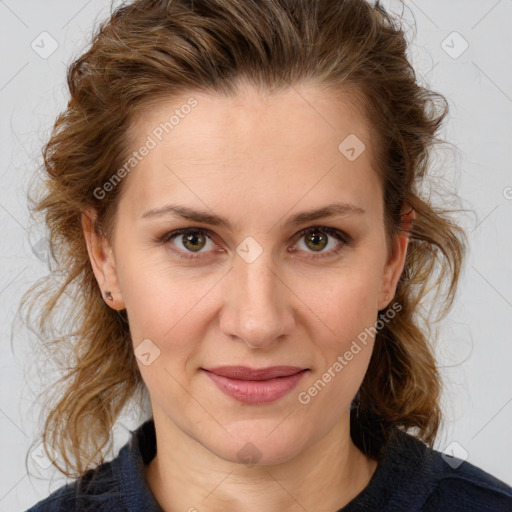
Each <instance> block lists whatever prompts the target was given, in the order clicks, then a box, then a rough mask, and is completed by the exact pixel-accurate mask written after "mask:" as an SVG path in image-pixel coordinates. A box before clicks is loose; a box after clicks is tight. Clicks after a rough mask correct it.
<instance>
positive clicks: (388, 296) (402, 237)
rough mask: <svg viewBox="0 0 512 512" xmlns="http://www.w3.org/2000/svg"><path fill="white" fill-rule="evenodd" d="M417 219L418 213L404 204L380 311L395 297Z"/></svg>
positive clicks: (384, 283) (388, 262) (384, 280)
mask: <svg viewBox="0 0 512 512" xmlns="http://www.w3.org/2000/svg"><path fill="white" fill-rule="evenodd" d="M415 218H416V213H415V211H414V208H412V207H411V206H410V205H409V204H407V203H404V204H403V205H402V214H401V225H400V231H399V233H398V234H396V235H395V237H394V240H393V250H392V251H391V254H390V256H389V259H388V261H387V263H386V267H385V269H384V274H383V282H382V288H381V294H380V297H379V305H378V309H379V310H382V309H385V308H386V307H387V306H388V305H389V303H390V301H391V300H392V298H393V297H394V296H395V293H396V287H397V285H398V280H399V279H400V276H401V275H402V272H403V269H404V265H405V259H406V255H407V248H408V246H409V237H410V234H411V230H412V227H413V224H414V219H415Z"/></svg>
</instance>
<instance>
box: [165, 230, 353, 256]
mask: <svg viewBox="0 0 512 512" xmlns="http://www.w3.org/2000/svg"><path fill="white" fill-rule="evenodd" d="M316 231H320V232H321V233H324V234H326V235H328V236H332V237H334V238H337V239H338V240H339V241H340V242H341V243H340V244H339V245H338V246H337V247H336V248H334V249H331V250H330V251H327V252H325V253H323V252H322V253H316V254H315V253H312V256H308V258H310V259H312V260H316V259H319V258H326V257H332V256H334V255H336V254H339V252H340V250H341V249H342V248H343V247H344V246H345V245H347V244H348V243H349V242H350V237H349V236H348V235H347V234H346V233H344V232H343V231H340V230H338V229H335V228H329V227H327V226H311V227H309V228H305V229H302V230H301V231H299V232H298V233H297V235H296V237H297V242H298V241H299V240H300V239H301V238H302V237H303V236H305V235H308V234H310V233H314V232H316ZM189 233H202V234H203V235H206V236H207V237H208V238H209V239H210V240H212V238H213V233H212V232H211V231H209V230H208V229H203V228H182V229H177V230H175V231H171V232H169V233H166V234H165V235H164V236H163V237H161V238H160V239H159V240H157V241H158V242H159V243H164V244H166V243H168V242H170V241H171V240H173V239H174V238H176V237H178V236H179V235H187V234H189ZM173 251H175V252H176V254H177V255H178V257H180V258H185V259H195V258H200V257H203V256H201V253H196V254H194V253H190V252H186V251H181V250H180V249H173ZM293 252H296V251H293Z"/></svg>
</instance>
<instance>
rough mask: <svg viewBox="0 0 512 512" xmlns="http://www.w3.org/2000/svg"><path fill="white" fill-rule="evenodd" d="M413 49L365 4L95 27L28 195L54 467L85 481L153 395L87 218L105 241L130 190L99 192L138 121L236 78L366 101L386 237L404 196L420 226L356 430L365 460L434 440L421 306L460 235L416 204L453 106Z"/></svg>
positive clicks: (147, 5)
mask: <svg viewBox="0 0 512 512" xmlns="http://www.w3.org/2000/svg"><path fill="white" fill-rule="evenodd" d="M407 48H408V45H407V40H406V34H405V31H404V27H403V26H402V24H401V20H400V18H398V17H396V16H394V15H391V14H390V13H388V12H386V10H385V9H384V8H383V7H382V6H381V5H379V3H378V2H377V5H375V6H372V5H370V4H369V3H367V2H366V1H365V0H243V1H240V0H172V1H171V0H165V1H162V0H158V1H157V0H137V1H134V2H131V3H129V4H123V5H122V6H120V7H119V8H117V9H116V10H115V11H114V12H113V14H112V16H111V18H110V19H109V20H108V21H106V22H104V23H103V24H102V25H101V26H100V27H99V28H98V30H97V32H96V33H95V35H94V38H93V41H92V45H91V47H90V48H89V49H88V51H87V52H86V53H84V54H83V55H81V56H80V57H79V58H78V59H77V60H75V61H74V62H73V63H72V64H71V65H70V67H69V71H68V77H67V82H68V86H69V91H70V95H71V98H70V100H69V103H68V106H67V108H66V110H65V111H64V112H62V113H61V114H60V116H59V117H58V119H57V120H56V123H55V126H54V129H53V133H52V135H51V138H50V140H49V142H48V143H47V145H46V146H45V148H44V151H43V156H44V165H43V166H42V172H43V179H44V183H45V185H44V186H45V188H44V194H43V196H42V197H39V198H38V199H37V200H36V199H32V200H31V201H32V202H31V209H32V211H33V214H44V219H45V223H46V226H47V229H48V237H49V246H50V249H51V254H52V256H53V260H54V261H53V264H54V267H53V269H52V271H51V273H50V274H49V276H47V277H46V278H45V279H43V280H41V281H40V282H39V283H36V285H34V286H33V287H32V288H31V289H30V290H29V291H28V292H27V294H26V296H24V298H23V301H22V306H25V305H27V304H28V305H30V309H29V314H28V315H27V318H29V321H30V317H31V316H32V314H36V315H37V316H36V318H37V329H38V332H40V333H41V338H42V339H44V340H45V341H44V343H43V345H44V346H45V347H46V348H48V349H50V351H51V352H50V353H51V355H52V357H53V358H54V360H55V361H57V362H59V363H60V364H61V367H62V371H63V376H62V378H61V379H60V381H59V384H60V386H58V387H56V388H55V390H56V392H55V393H54V394H53V395H52V397H51V399H49V400H48V404H49V405H48V407H49V409H48V411H47V413H46V419H45V424H44V431H43V440H44V441H45V442H47V443H49V444H50V445H51V446H52V447H53V448H54V449H56V450H57V451H58V453H59V454H60V456H61V457H60V459H58V460H57V461H55V462H54V464H55V466H56V467H58V469H59V470H61V471H62V472H64V473H66V474H67V475H68V476H80V475H82V474H83V473H84V472H85V471H86V470H87V469H88V468H91V467H94V466H95V465H97V464H98V463H99V462H101V461H102V460H103V457H104V451H105V449H106V447H107V446H109V445H110V443H111V441H112V439H111V437H112V428H113V426H114V424H115V422H116V419H118V417H119V415H120V413H121V412H122V411H123V408H124V407H125V406H126V405H127V404H128V403H130V400H131V399H133V398H134V396H135V395H136V393H137V391H140V390H141V389H143V388H144V386H143V383H142V379H141V375H140V373H139V371H138V367H137V364H136V359H135V357H134V352H133V347H132V341H131V337H130V332H129V326H128V320H127V317H126V311H125V310H123V311H120V312H118V311H114V310H113V309H111V308H110V307H109V306H108V305H107V304H105V301H104V300H103V298H102V295H101V291H100V290H99V288H98V284H97V281H96V279H95V276H94V274H93V271H92V267H91V264H90V260H89V257H88V253H87V247H86V243H85V239H84V234H83V231H82V225H81V215H82V213H83V212H86V211H89V210H91V209H92V210H93V211H94V212H95V214H96V222H95V230H96V232H97V233H98V234H103V235H104V236H106V237H107V238H108V239H109V240H111V236H112V226H113V221H114V219H115V215H116V209H117V203H118V200H119V197H120V194H121V191H122V189H123V182H121V183H120V184H119V185H118V186H117V187H114V188H113V190H111V191H109V192H108V194H106V196H105V197H104V198H102V199H98V198H97V197H96V195H95V194H94V191H95V190H96V189H97V188H98V187H102V186H103V185H104V184H105V183H106V182H107V181H108V180H109V179H110V178H111V177H112V176H113V175H114V174H115V173H116V172H117V171H118V170H119V169H120V168H121V166H122V165H123V163H124V162H125V161H126V158H127V156H128V155H129V153H130V151H133V147H131V145H130V137H129V136H128V135H129V128H130V127H131V126H132V124H133V120H134V119H135V116H136V115H137V114H138V113H140V112H143V111H144V110H145V109H147V108H148V107H149V106H150V105H151V104H153V103H154V102H156V101H158V100H162V99H166V98H167V99H168V98H172V97H173V96H176V95H181V94H184V93H186V94H193V93H194V91H201V92H207V93H212V94H219V93H222V94H234V93H236V88H237V84H238V83H239V82H240V80H242V79H243V80H247V81H248V82H249V83H251V84H253V85H255V86H257V87H259V88H260V89H261V90H265V91H269V92H273V91H277V90H282V89H286V88H287V87H290V86H294V85H298V84H312V85H316V86H318V87H325V88H327V89H329V90H332V91H333V92H335V93H338V94H345V95H346V93H347V92H348V93H349V96H350V97H352V98H356V99H357V104H358V105H359V107H360V109H361V112H362V113H363V114H364V116H365V119H366V120H367V123H368V126H369V127H370V128H371V131H372V134H373V136H372V137H373V138H372V140H371V144H370V151H371V154H372V160H373V162H374V167H375V171H376V175H377V176H379V178H380V179H381V182H382V190H383V198H384V208H385V226H386V232H387V235H388V237H389V239H391V238H392V237H393V236H396V235H397V234H398V233H399V232H400V230H401V222H400V221H401V206H402V204H403V203H404V202H406V203H407V204H409V205H410V206H411V208H413V209H414V210H415V212H416V220H415V222H414V224H413V226H412V228H411V230H410V244H409V250H408V253H407V257H406V263H405V268H404V271H403V275H402V276H401V278H400V281H399V286H398V288H397V291H396V294H395V297H394V299H393V303H399V304H400V306H401V310H400V311H399V312H398V313H397V314H396V315H395V317H394V319H393V321H392V322H387V323H386V325H385V326H384V328H382V329H381V330H380V331H379V332H378V333H377V336H376V340H375V347H374V350H373V354H372V357H371V361H370V364H369V368H368V371H367V373H366V375H365V378H364V381H363V383H362V386H361V388H360V390H359V392H358V395H357V397H356V399H355V405H356V407H355V408H354V409H353V411H352V416H351V434H352V437H353V439H354V441H355V442H356V444H357V445H358V446H359V447H360V448H361V449H362V450H363V451H364V452H365V453H367V454H369V455H371V456H376V455H377V454H378V450H379V448H380V447H381V446H382V444H383V443H384V442H385V441H386V439H388V438H389V435H390V434H391V433H392V432H393V431H394V430H396V428H401V429H404V430H409V429H413V430H414V432H415V435H416V436H417V437H418V438H420V439H423V440H424V441H426V442H427V443H429V444H432V443H433V441H434V439H435V436H436V433H437V431H438V429H439V425H440V418H441V413H440V406H439V398H440V379H439V374H438V370H437V366H436V362H435V358H434V355H433V347H432V344H431V341H432V336H431V333H430V332H429V329H428V320H429V318H430V317H427V322H425V319H424V313H425V311H424V307H423V306H424V303H425V301H426V298H427V297H428V298H429V301H430V300H432V299H436V301H437V303H438V304H439V305H440V307H439V312H440V313H442V314H444V313H446V312H447V311H448V309H449V308H450V306H451V304H452V302H453V299H454V295H455V291H456V287H457V282H458V279H459V274H460V270H461V263H462V257H463V254H464V250H465V249H464V248H465V235H464V233H463V231H462V230H461V228H459V227H458V226H457V224H456V223H455V222H454V221H453V220H451V212H450V211H448V210H446V209H445V210H443V209H442V208H439V207H436V206H435V205H433V204H432V203H431V201H430V200H429V199H428V198H426V197H422V195H421V194H420V188H421V186H422V184H423V182H424V179H425V178H426V177H427V173H428V171H429V167H430V160H431V159H430V154H431V149H432V148H433V147H434V145H435V144H438V143H440V142H444V141H441V139H439V138H438V137H437V132H438V129H439V128H440V126H441V124H442V122H443V119H444V118H445V116H446V114H447V112H448V104H447V101H446V100H445V98H444V97H443V96H442V95H441V94H438V93H436V92H434V91H432V90H430V89H428V88H426V87H424V86H422V85H420V84H419V83H418V81H417V79H416V74H415V72H414V69H413V68H412V66H411V64H410V62H409V61H408V58H407V55H406V52H407ZM367 142H370V141H367ZM126 179H129V178H126ZM444 285H446V286H444ZM432 292H433V293H434V295H432ZM441 292H442V293H441ZM66 297H68V298H70V299H71V300H70V301H68V302H65V299H66ZM41 301H42V302H41ZM41 304H42V309H37V310H34V307H35V306H36V305H37V306H40V305H41ZM62 311H65V315H66V316H65V318H62V315H61V316H59V318H58V319H57V313H58V312H62ZM57 321H58V325H56V324H57Z"/></svg>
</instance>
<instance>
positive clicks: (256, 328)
mask: <svg viewBox="0 0 512 512" xmlns="http://www.w3.org/2000/svg"><path fill="white" fill-rule="evenodd" d="M241 245H242V244H241ZM286 290H287V288H286V287H285V286H284V285H283V283H282V282H281V279H280V278H279V274H278V272H276V271H275V270H274V269H273V265H272V258H271V254H270V253H267V252H266V251H262V252H261V253H260V254H259V256H258V257H256V259H254V260H252V261H251V259H244V257H243V256H240V257H238V256H237V257H236V260H235V262H234V269H233V272H230V276H229V282H228V290H227V291H226V302H225V307H224V309H223V313H222V318H221V328H222V330H223V331H224V333H225V334H226V335H229V336H231V337H233V336H234V337H237V338H239V339H242V340H243V341H245V343H246V344H247V345H249V346H250V347H259V348H264V347H268V346H270V345H271V344H273V343H274V342H275V341H276V339H277V338H279V337H280V336H281V335H283V334H287V333H289V332H291V328H292V324H293V319H292V315H291V311H290V309H289V308H290V304H288V301H287V299H286Z"/></svg>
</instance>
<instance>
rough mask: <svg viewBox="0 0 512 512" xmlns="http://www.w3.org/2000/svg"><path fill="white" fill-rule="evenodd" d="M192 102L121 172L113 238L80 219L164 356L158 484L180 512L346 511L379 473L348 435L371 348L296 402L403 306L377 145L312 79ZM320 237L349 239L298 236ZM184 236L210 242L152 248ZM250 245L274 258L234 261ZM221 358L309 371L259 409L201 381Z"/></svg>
mask: <svg viewBox="0 0 512 512" xmlns="http://www.w3.org/2000/svg"><path fill="white" fill-rule="evenodd" d="M193 97H194V98H196V99H197V102H198V103H197V106H196V107H195V108H194V109H193V110H192V111H191V112H190V114H188V115H187V116H185V117H184V118H183V119H180V122H179V124H178V125H177V126H175V128H174V129H173V131H172V132H171V133H170V134H169V135H166V136H165V137H164V138H163V140H162V141H161V142H160V143H159V144H158V145H157V146H156V147H155V148H154V149H152V150H151V151H150V152H149V154H148V155H147V156H146V157H145V158H144V159H143V160H142V161H141V162H140V163H139V164H138V165H137V167H136V168H135V169H133V170H132V171H131V172H130V174H129V175H128V176H127V177H125V178H124V180H125V182H124V183H123V193H122V197H121V199H120V203H119V208H118V212H117V216H116V224H115V232H114V240H113V243H112V245H110V244H109V243H108V242H107V240H106V239H104V238H101V237H98V236H96V235H95V234H94V233H93V232H92V230H91V229H90V222H89V220H88V218H87V217H86V216H84V217H83V226H84V233H85V236H86V239H87V243H88V249H89V255H90V258H91V263H92V265H93V268H94V272H95V275H96V278H97V281H98V284H99V286H100V288H101V289H102V290H103V291H105V290H110V291H111V293H112V296H113V301H106V302H107V303H108V305H109V306H110V307H113V308H114V309H117V310H120V309H124V308H126V309H127V313H128V318H129V324H130V330H131V334H132V339H133V344H134V347H135V348H136V347H137V346H138V345H139V344H140V343H141V342H142V341H143V340H145V339H149V340H151V343H152V344H153V345H151V347H153V348H151V350H152V351H153V352H152V354H153V355H154V354H156V352H155V350H156V349H154V347H155V346H156V347H158V350H159V351H160V352H159V355H158V356H157V357H156V358H154V360H152V362H151V364H149V365H145V364H142V362H141V361H140V360H138V364H139V368H140V371H141V374H142V378H143V380H144V382H145V384H146V386H147V388H148V390H149V395H150V399H151V406H152V411H153V417H154V420H155V427H156V433H157V447H158V448H157V449H158V453H157V456H156V457H155V459H154V460H153V461H152V462H151V463H150V464H149V466H148V468H147V472H146V479H147V482H148V484H149V486H150V488H151V490H152V491H153V493H154V494H155V496H156V498H157V500H158V501H159V503H160V505H161V506H162V508H164V510H166V511H178V510H199V511H204V510H208V511H221V510H222V511H226V510H244V511H249V512H256V511H265V512H269V511H270V512H272V511H295V510H301V511H302V510H304V509H306V510H315V511H331V512H332V511H333V510H337V509H338V508H340V507H342V506H343V505H345V504H346V503H348V501H350V500H351V499H352V498H353V497H355V496H356V495H357V494H358V493H359V492H360V491H361V490H362V489H363V488H364V487H365V486H366V485H367V484H368V482H369V480H370V478H371V476H372V474H373V472H374V471H375V469H376V466H377V463H376V461H374V460H371V459H369V458H368V457H366V456H365V455H364V454H362V453H361V452H360V451H359V450H358V449H357V448H356V446H355V445H354V444H353V443H352V441H351V438H350V431H349V408H350V404H351V401H352V400H353V398H354V396H355V394H356V393H357V390H358V388H359V386H360V384H361V382H362V380H363V377H364V375H365V372H366V369H367V366H368V363H369V359H370V356H371V350H372V347H373V340H372V339H369V340H368V344H367V346H366V347H364V346H363V348H362V350H361V351H360V352H359V353H357V354H356V355H354V357H353V359H352V360H351V361H349V362H348V364H347V365H346V366H344V367H343V369H342V371H339V372H337V373H336V372H335V377H333V378H332V379H331V381H330V382H329V383H328V384H327V385H326V386H325V387H324V388H323V389H322V390H321V391H320V392H319V393H318V394H317V395H316V396H314V397H312V398H311V400H310V402H309V403H308V404H301V403H300V402H299V401H298V394H299V393H300V392H301V391H307V390H308V388H310V387H311V386H312V385H313V384H314V383H315V382H316V381H318V379H319V378H321V376H322V374H324V373H325V372H326V371H327V370H328V368H329V367H332V366H333V364H334V363H335V361H336V360H337V358H338V356H340V355H343V354H344V353H345V352H346V351H347V350H348V349H349V348H350V345H351V343H352V341H353V340H355V339H356V338H357V336H358V335H359V334H360V333H361V332H363V331H364V330H365V328H367V327H370V326H373V325H374V324H375V322H376V320H377V314H378V311H379V310H381V309H383V308H385V307H386V306H387V305H388V304H389V303H390V300H391V297H393V294H394V290H395V288H396V285H397V282H398V279H399V277H400V274H401V271H402V269H403V265H404V261H405V254H406V250H407V241H408V240H407V237H406V236H403V235H401V236H397V237H396V238H395V240H394V242H393V245H392V247H388V246H387V244H386V233H385V229H384V220H383V219H384V217H383V201H382V189H381V184H380V181H379V179H378V178H377V175H376V173H375V171H374V170H373V169H372V166H371V160H370V152H369V148H370V147H371V143H372V140H371V134H370V131H369V129H368V127H367V126H366V125H365V120H364V118H362V117H361V116H360V114H359V111H358V110H355V109H354V108H352V107H350V106H349V104H348V103H344V102H342V101H341V100H340V99H337V98H336V97H335V96H334V95H333V94H332V93H329V92H326V91H324V90H321V89H319V88H317V87H315V86H306V85H304V86H302V87H294V88H289V89H286V90H284V91H282V92H279V93H276V94H275V95H273V96H268V95H265V94H263V93H262V92H259V91H257V90H256V89H255V88H253V87H252V86H249V85H244V86H241V87H240V90H239V92H238V93H237V95H236V96H234V97H231V98H227V97H225V96H221V95H207V94H193ZM186 101H187V97H185V96H184V97H183V98H178V99H176V98H174V99H173V100H172V101H165V102H161V103H160V104H158V105H156V106H154V107H153V108H152V109H151V110H150V111H148V112H146V113H145V115H143V116H140V117H139V118H138V119H137V120H136V122H135V123H134V125H133V126H132V136H133V139H134V141H136V144H135V145H134V149H135V148H137V147H140V145H141V144H142V143H143V142H144V141H145V140H146V138H147V136H148V134H151V133H152V131H153V130H154V128H155V127H156V126H158V125H159V123H160V122H162V121H165V120H166V119H168V118H169V115H170V114H172V112H173V111H174V109H175V108H177V107H179V106H180V105H183V104H184V103H185V102H186ZM349 134H356V135H357V137H358V138H359V139H360V140H361V141H363V142H364V144H365V145H366V150H365V151H363V153H362V154H361V155H360V156H359V157H358V158H357V159H356V160H354V161H350V160H349V159H348V158H346V156H345V155H344V154H342V153H341V152H340V151H339V150H338V145H339V144H340V143H341V142H342V141H343V140H344V139H345V138H346V137H347V136H348V135H349ZM341 201H343V202H347V203H352V204H354V205H357V206H358V207H360V208H362V209H364V210H365V213H363V214H360V213H345V214H343V215H338V216H336V217H332V218H323V219H317V220H315V221H308V222H303V223H301V224H298V225H286V220H287V219H288V218H289V217H290V216H292V215H294V214H296V213H299V212H302V211H306V210H310V209H316V208H320V207H322V206H325V205H327V204H329V203H333V202H341ZM168 204H174V205H176V204H179V205H181V206H187V207H190V208H195V209H198V210H202V211H205V212H207V213H209V214H212V215H221V216H223V217H225V218H226V219H227V220H228V221H229V223H230V224H231V228H232V230H229V229H227V228H226V227H224V226H210V225H208V224H205V223H203V222H197V221H192V220H186V219H182V218H179V217H173V216H172V215H163V216H158V217H157V216H153V217H147V218H141V216H142V215H143V214H144V213H145V212H147V211H149V210H151V209H155V208H161V207H163V206H165V205H168ZM91 216H92V213H91ZM408 220H409V221H410V220H411V218H409V219H408ZM315 226H317V227H318V226H326V227H330V228H334V229H338V230H340V231H342V232H344V233H346V234H347V235H348V236H349V238H350V239H349V241H348V242H347V243H346V244H343V243H341V246H340V242H339V241H338V240H337V239H336V238H335V236H331V235H329V234H327V235H325V234H324V237H325V236H326V237H327V239H328V241H327V244H326V245H325V246H324V245H321V246H320V248H319V249H317V250H315V245H314V244H313V243H311V239H312V236H311V235H302V236H301V235H300V234H299V231H300V230H302V229H305V228H310V227H315ZM185 227H193V228H203V229H205V230H208V231H207V232H206V233H207V234H208V233H211V238H208V237H206V235H205V233H204V232H203V233H202V235H203V236H205V238H204V239H200V240H199V241H197V240H196V241H194V242H193V244H192V245H190V244H188V245H187V244H185V243H184V240H183V236H182V235H178V236H176V237H175V238H174V239H173V240H169V241H167V242H162V241H161V242H158V241H155V240H158V239H159V238H161V237H163V236H164V235H165V234H166V233H170V232H172V231H174V230H176V229H180V228H185ZM313 231H314V230H313ZM200 235H201V233H200V234H199V236H200ZM248 236H250V237H252V238H253V239H254V240H255V241H256V242H257V244H258V245H259V247H261V249H262V253H261V254H260V255H259V256H258V257H257V258H256V259H255V260H254V261H252V262H251V263H248V262H247V261H246V260H245V259H244V258H242V257H241V256H239V254H238V253H237V251H236V249H237V247H238V246H239V245H240V244H241V243H242V242H243V241H244V240H245V239H246V237H248ZM324 240H325V238H324ZM308 241H309V244H308ZM251 243H253V242H251ZM194 244H195V245H194ZM258 245H254V243H253V245H251V246H248V247H249V252H250V253H251V251H254V250H255V249H254V247H258ZM338 246H339V251H338V253H337V254H336V253H334V252H333V249H335V248H336V247H338ZM190 247H192V248H193V249H194V248H197V249H196V250H199V252H196V253H194V251H193V250H190ZM242 247H243V244H242ZM180 251H181V254H187V253H188V254H192V255H196V256H198V257H197V258H193V259H186V258H180V257H179V256H178V254H179V253H180ZM328 253H330V254H329V255H328ZM251 254H254V252H252V253H251ZM322 254H323V255H325V256H324V257H320V256H321V255H322ZM315 255H317V258H316V259H313V256H315ZM146 343H147V342H146ZM151 357H153V356H151ZM220 365H245V366H249V367H252V368H263V367H268V366H274V365H292V366H299V367H301V368H308V369H309V371H308V373H307V374H306V375H305V376H304V377H303V379H302V380H301V381H300V382H299V385H298V386H297V388H295V389H294V390H292V391H291V392H290V393H288V394H287V395H285V396H284V397H282V398H280V399H278V400H277V401H275V402H272V403H267V404H260V405H254V404H252V405H248V404H241V403H239V402H238V401H236V400H235V399H234V398H232V397H229V396H227V395H225V394H223V393H222V392H221V391H220V390H219V389H218V388H217V387H216V386H215V385H214V384H213V383H212V382H211V381H210V379H209V378H208V377H207V375H206V374H205V373H204V372H203V371H202V370H201V368H208V367H214V366H220ZM248 443H252V445H248ZM247 446H251V447H252V446H254V447H256V448H257V450H254V449H253V448H251V449H253V450H254V454H255V455H254V458H255V460H254V464H252V465H246V464H243V462H244V461H243V460H241V458H240V455H238V452H239V451H240V450H241V449H243V448H244V447H245V449H246V450H247ZM256 454H257V455H256ZM256 458H257V459H258V460H256Z"/></svg>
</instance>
